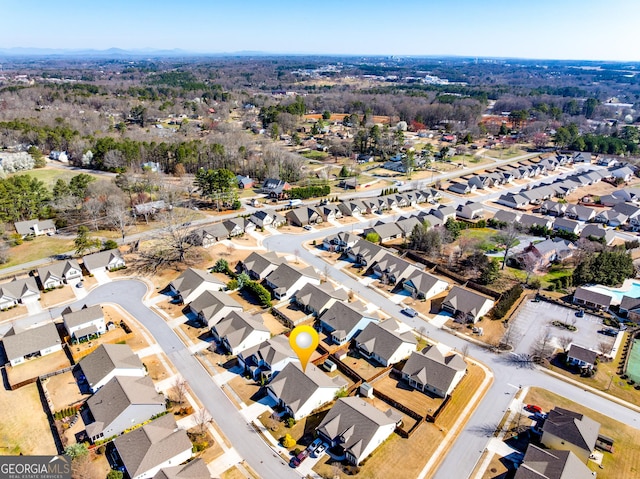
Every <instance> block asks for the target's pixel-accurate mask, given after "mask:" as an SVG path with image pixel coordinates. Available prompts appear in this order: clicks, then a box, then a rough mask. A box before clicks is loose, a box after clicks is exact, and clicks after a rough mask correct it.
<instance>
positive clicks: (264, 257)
mask: <svg viewBox="0 0 640 479" xmlns="http://www.w3.org/2000/svg"><path fill="white" fill-rule="evenodd" d="M284 261H285V260H284V258H280V257H278V255H277V254H276V253H274V252H273V251H269V252H261V253H258V252H257V251H254V252H252V253H251V254H250V255H249V256H247V257H246V258H245V259H244V260H243V261H242V264H243V265H244V267H245V269H246V270H247V271H253V272H254V273H256V274H257V275H258V276H262V274H263V272H264V271H265V270H266V269H267V268H269V267H270V266H272V265H279V264H282V263H283V262H284Z"/></svg>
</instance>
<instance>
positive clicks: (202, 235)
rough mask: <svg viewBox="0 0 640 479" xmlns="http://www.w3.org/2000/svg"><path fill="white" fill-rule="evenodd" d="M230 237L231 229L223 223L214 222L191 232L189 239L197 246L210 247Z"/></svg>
mask: <svg viewBox="0 0 640 479" xmlns="http://www.w3.org/2000/svg"><path fill="white" fill-rule="evenodd" d="M225 239H229V230H227V227H226V226H225V225H224V224H223V223H214V224H212V225H209V226H206V227H204V228H198V229H195V230H193V231H192V232H191V234H190V235H189V238H188V241H189V243H191V244H194V245H196V246H202V247H203V248H208V247H210V246H213V245H214V244H216V243H219V242H220V241H222V240H225Z"/></svg>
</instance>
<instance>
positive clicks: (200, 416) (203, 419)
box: [194, 408, 213, 435]
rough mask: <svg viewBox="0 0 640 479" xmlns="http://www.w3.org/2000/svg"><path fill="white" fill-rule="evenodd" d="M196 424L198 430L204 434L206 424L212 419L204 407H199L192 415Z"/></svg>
mask: <svg viewBox="0 0 640 479" xmlns="http://www.w3.org/2000/svg"><path fill="white" fill-rule="evenodd" d="M194 419H195V422H196V426H198V432H199V433H200V434H201V435H202V434H204V432H205V430H206V429H207V426H208V425H209V424H210V423H211V421H213V418H212V417H211V415H210V414H209V411H207V410H206V409H205V408H200V409H198V410H197V411H196V413H195V415H194Z"/></svg>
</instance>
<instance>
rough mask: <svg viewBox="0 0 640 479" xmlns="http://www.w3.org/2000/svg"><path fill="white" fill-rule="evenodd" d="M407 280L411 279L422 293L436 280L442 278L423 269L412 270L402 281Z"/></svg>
mask: <svg viewBox="0 0 640 479" xmlns="http://www.w3.org/2000/svg"><path fill="white" fill-rule="evenodd" d="M407 281H411V283H412V284H413V286H414V287H415V288H416V290H417V291H418V292H423V293H424V292H427V291H429V290H430V289H431V288H433V287H434V286H435V284H436V283H437V282H438V281H442V280H441V279H439V278H436V277H435V276H433V275H432V274H429V273H425V272H424V271H414V272H413V273H411V274H410V275H409V276H408V277H407V278H405V279H404V282H407Z"/></svg>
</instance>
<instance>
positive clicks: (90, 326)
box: [62, 304, 107, 341]
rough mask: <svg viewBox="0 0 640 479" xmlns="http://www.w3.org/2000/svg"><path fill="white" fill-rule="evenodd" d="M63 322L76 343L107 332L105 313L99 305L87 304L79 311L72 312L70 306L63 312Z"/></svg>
mask: <svg viewBox="0 0 640 479" xmlns="http://www.w3.org/2000/svg"><path fill="white" fill-rule="evenodd" d="M62 320H63V321H64V327H65V328H66V329H67V332H68V333H69V336H71V338H72V339H75V340H76V341H81V340H82V339H90V337H91V336H99V335H101V334H104V333H106V332H107V326H106V324H105V321H104V313H103V312H102V306H100V305H99V304H96V305H95V306H87V305H86V304H85V305H84V306H83V307H82V308H80V309H78V310H77V311H72V310H71V307H70V306H69V307H67V308H65V310H64V311H63V312H62Z"/></svg>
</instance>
